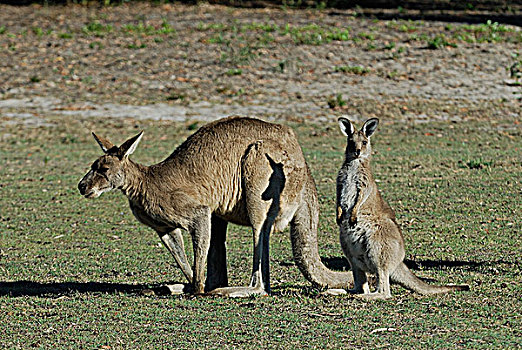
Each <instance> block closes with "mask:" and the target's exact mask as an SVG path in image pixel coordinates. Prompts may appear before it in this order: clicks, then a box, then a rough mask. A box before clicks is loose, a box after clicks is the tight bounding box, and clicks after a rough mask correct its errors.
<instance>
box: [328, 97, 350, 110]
mask: <svg viewBox="0 0 522 350" xmlns="http://www.w3.org/2000/svg"><path fill="white" fill-rule="evenodd" d="M326 102H327V103H328V107H330V108H331V109H335V108H341V107H344V106H346V101H345V100H344V99H343V95H342V94H337V95H335V96H332V97H329V98H328V100H327V101H326Z"/></svg>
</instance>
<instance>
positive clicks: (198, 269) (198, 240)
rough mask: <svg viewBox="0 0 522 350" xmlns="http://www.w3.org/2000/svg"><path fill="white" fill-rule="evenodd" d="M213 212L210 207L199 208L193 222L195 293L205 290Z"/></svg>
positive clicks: (193, 280)
mask: <svg viewBox="0 0 522 350" xmlns="http://www.w3.org/2000/svg"><path fill="white" fill-rule="evenodd" d="M210 220H211V213H210V209H209V208H201V209H198V210H197V213H196V216H195V218H194V221H193V223H192V225H191V226H192V227H191V234H192V245H193V248H194V277H193V279H192V284H193V287H194V293H195V294H203V293H204V292H205V267H206V263H207V256H208V251H209V247H210V235H211V233H210V227H211V223H210Z"/></svg>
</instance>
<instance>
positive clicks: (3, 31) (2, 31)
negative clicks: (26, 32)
mask: <svg viewBox="0 0 522 350" xmlns="http://www.w3.org/2000/svg"><path fill="white" fill-rule="evenodd" d="M6 32H7V29H6V28H5V26H0V35H3V34H5V33H6Z"/></svg>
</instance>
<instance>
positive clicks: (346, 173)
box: [337, 161, 361, 217]
mask: <svg viewBox="0 0 522 350" xmlns="http://www.w3.org/2000/svg"><path fill="white" fill-rule="evenodd" d="M359 167H360V164H359V162H355V161H354V162H350V163H348V164H346V163H345V164H344V165H343V166H342V168H341V170H339V174H338V176H337V206H340V207H341V208H342V210H343V213H344V216H345V217H346V216H348V217H349V215H350V214H351V211H352V209H353V207H354V206H355V203H356V201H357V198H358V195H359V191H360V185H361V183H360V174H359Z"/></svg>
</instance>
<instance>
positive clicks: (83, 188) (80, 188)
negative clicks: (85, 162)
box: [78, 180, 87, 196]
mask: <svg viewBox="0 0 522 350" xmlns="http://www.w3.org/2000/svg"><path fill="white" fill-rule="evenodd" d="M86 189H87V185H85V184H84V183H83V180H82V181H80V182H79V183H78V190H79V191H80V194H81V195H82V196H85V191H86Z"/></svg>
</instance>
